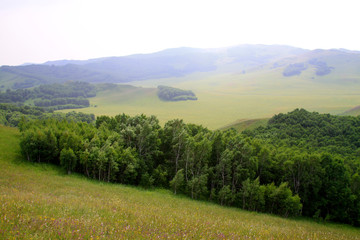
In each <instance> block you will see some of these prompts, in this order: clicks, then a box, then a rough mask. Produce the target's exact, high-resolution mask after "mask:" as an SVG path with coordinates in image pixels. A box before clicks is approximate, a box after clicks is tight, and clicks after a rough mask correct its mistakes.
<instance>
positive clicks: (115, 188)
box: [0, 127, 360, 239]
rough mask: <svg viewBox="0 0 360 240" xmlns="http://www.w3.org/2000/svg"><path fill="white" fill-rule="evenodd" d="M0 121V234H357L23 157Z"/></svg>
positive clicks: (15, 137) (181, 236)
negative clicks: (118, 182) (92, 175)
mask: <svg viewBox="0 0 360 240" xmlns="http://www.w3.org/2000/svg"><path fill="white" fill-rule="evenodd" d="M18 143H19V133H18V131H17V130H16V129H13V128H7V127H0V151H1V154H0V164H1V171H0V173H1V174H0V239H165V238H168V239H360V229H356V228H352V227H349V226H345V225H333V224H321V223H315V222H313V221H307V220H303V219H284V218H280V217H276V216H270V215H266V214H258V213H253V212H246V211H241V210H239V209H234V208H227V207H221V206H218V205H215V204H211V203H204V202H198V201H192V200H190V199H188V198H186V197H182V196H175V195H173V194H172V193H170V192H169V191H167V190H152V191H146V190H141V189H137V188H134V187H128V186H122V185H116V184H107V183H102V182H97V181H93V180H89V179H86V178H85V177H82V176H79V175H71V176H69V175H66V174H65V173H64V172H63V171H62V170H61V169H59V168H57V167H55V166H52V165H46V164H33V163H28V162H24V161H23V160H22V159H21V156H20V155H19V147H18Z"/></svg>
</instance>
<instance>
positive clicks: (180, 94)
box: [158, 86, 197, 101]
mask: <svg viewBox="0 0 360 240" xmlns="http://www.w3.org/2000/svg"><path fill="white" fill-rule="evenodd" d="M158 96H159V98H160V99H161V100H163V101H186V100H197V97H196V95H195V93H193V91H191V90H182V89H179V88H173V87H167V86H158Z"/></svg>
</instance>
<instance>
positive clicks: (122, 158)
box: [18, 109, 360, 226]
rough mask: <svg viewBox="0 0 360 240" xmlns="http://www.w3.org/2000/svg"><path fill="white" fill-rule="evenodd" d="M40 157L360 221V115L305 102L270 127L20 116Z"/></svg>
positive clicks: (31, 156)
mask: <svg viewBox="0 0 360 240" xmlns="http://www.w3.org/2000/svg"><path fill="white" fill-rule="evenodd" d="M18 126H19V129H20V131H21V133H22V137H21V149H22V154H23V155H24V157H25V158H26V159H27V160H29V161H32V162H46V163H53V164H56V165H60V166H61V167H62V168H63V169H64V171H66V172H67V173H69V174H71V173H73V172H77V173H81V174H84V175H86V176H87V177H89V178H93V179H97V180H99V181H106V182H115V183H122V184H130V185H136V186H142V187H144V188H152V187H162V188H169V189H171V190H172V191H173V192H174V194H184V195H187V196H189V197H191V198H193V199H200V200H206V201H211V202H216V203H218V204H221V205H226V206H234V207H238V208H242V209H246V210H251V211H257V212H266V213H272V214H277V215H280V216H284V217H288V216H300V215H302V216H306V217H311V218H315V219H316V220H318V221H334V222H341V223H348V224H352V225H355V226H358V225H359V224H360V176H359V169H360V168H359V165H360V164H359V151H358V147H359V140H358V139H359V134H360V131H359V130H360V117H339V116H332V115H329V114H319V113H311V112H308V111H306V110H304V109H296V110H294V111H293V112H290V113H287V114H278V115H275V116H274V117H273V118H272V119H270V121H269V124H268V126H267V127H260V128H258V129H255V130H252V131H245V132H244V133H238V132H236V131H235V130H227V131H210V130H208V129H207V128H205V127H202V126H200V125H195V124H186V123H184V122H183V121H182V120H179V119H175V120H171V121H168V122H167V123H166V124H165V125H164V126H163V127H162V126H160V125H159V121H158V119H157V118H156V117H155V116H150V117H148V116H145V115H137V116H134V117H131V116H128V115H126V114H120V115H117V116H115V117H108V116H100V117H98V118H97V119H96V121H95V122H92V123H87V122H75V121H71V120H66V119H54V118H49V119H43V120H26V119H25V118H23V119H22V120H21V122H20V123H19V125H18Z"/></svg>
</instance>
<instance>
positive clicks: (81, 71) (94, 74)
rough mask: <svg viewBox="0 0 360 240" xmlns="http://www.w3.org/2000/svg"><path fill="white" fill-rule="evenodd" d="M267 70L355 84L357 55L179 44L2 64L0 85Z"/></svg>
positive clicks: (358, 73)
mask: <svg viewBox="0 0 360 240" xmlns="http://www.w3.org/2000/svg"><path fill="white" fill-rule="evenodd" d="M289 68H290V69H289ZM293 68H295V69H293ZM273 69H280V70H281V72H282V73H284V71H290V75H289V77H291V76H293V75H300V74H301V73H302V71H305V70H309V69H310V70H314V71H315V74H312V75H311V76H310V78H311V77H316V76H324V75H327V76H328V77H329V76H332V75H333V74H336V73H341V75H342V79H338V80H339V81H340V80H341V81H342V82H354V81H356V82H357V81H359V79H360V53H359V52H356V51H349V50H344V49H338V50H313V51H311V50H305V49H301V48H295V47H290V46H281V45H239V46H235V47H228V48H218V49H197V48H185V47H184V48H175V49H167V50H163V51H160V52H156V53H152V54H136V55H130V56H123V57H104V58H96V59H89V60H59V61H49V62H46V63H44V64H32V65H22V66H2V67H0V85H1V86H2V89H6V88H13V89H17V88H28V87H33V86H36V85H40V84H48V83H54V82H57V83H61V82H66V81H69V80H74V81H85V82H91V83H98V82H111V83H124V82H132V81H141V80H148V79H162V78H172V77H184V76H187V75H189V74H193V73H199V72H207V73H212V74H218V73H236V74H237V73H247V72H249V71H261V72H264V74H267V73H266V72H268V71H270V70H273ZM299 70H300V72H299ZM291 71H293V72H291ZM318 73H319V74H318ZM285 74H286V72H285ZM332 81H333V80H332Z"/></svg>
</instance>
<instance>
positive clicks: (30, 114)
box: [0, 103, 95, 127]
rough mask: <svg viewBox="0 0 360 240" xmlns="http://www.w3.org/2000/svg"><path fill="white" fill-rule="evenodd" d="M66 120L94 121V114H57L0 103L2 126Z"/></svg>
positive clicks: (37, 108) (42, 109)
mask: <svg viewBox="0 0 360 240" xmlns="http://www.w3.org/2000/svg"><path fill="white" fill-rule="evenodd" d="M48 118H52V119H58V120H62V119H66V120H67V121H75V122H87V123H92V122H94V121H95V115H94V114H85V113H81V112H75V111H72V112H68V113H66V114H65V113H59V112H56V113H55V112H54V111H53V110H51V109H50V110H49V109H45V108H41V107H33V106H27V105H26V106H16V105H13V104H8V103H0V124H2V125H4V126H10V127H17V126H18V125H19V123H20V122H21V121H24V120H25V119H27V120H37V119H48Z"/></svg>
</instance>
